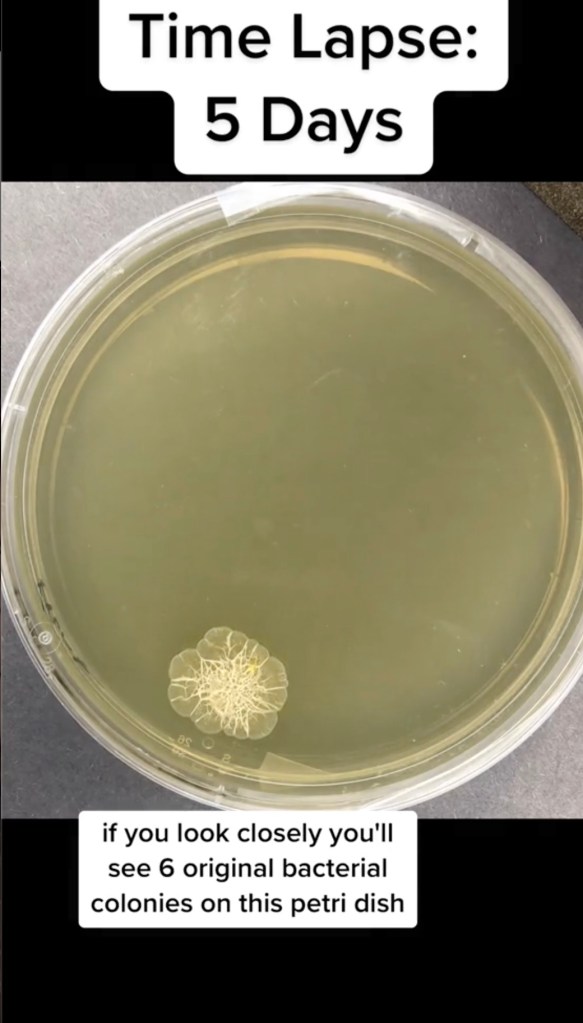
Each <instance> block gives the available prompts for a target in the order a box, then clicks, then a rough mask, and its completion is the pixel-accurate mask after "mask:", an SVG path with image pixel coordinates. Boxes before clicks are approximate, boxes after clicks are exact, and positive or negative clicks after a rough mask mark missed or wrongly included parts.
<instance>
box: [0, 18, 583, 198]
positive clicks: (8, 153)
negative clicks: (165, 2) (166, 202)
mask: <svg viewBox="0 0 583 1023" xmlns="http://www.w3.org/2000/svg"><path fill="white" fill-rule="evenodd" d="M509 4H510V79H509V84H508V85H507V86H506V88H505V89H503V90H501V91H500V92H496V93H456V94H454V93H450V94H445V95H442V96H440V97H438V98H437V100H436V102H435V161H434V165H433V168H432V170H431V172H430V173H429V174H428V175H426V177H427V178H431V179H433V180H442V181H446V180H450V181H463V180H477V181H496V180H499V181H512V180H516V181H519V180H520V181H522V180H533V179H536V180H539V181H545V180H553V179H554V180H577V179H578V178H580V177H581V176H582V160H581V158H580V157H579V155H578V152H577V151H578V149H579V141H580V138H579V136H580V125H581V107H580V104H581V78H580V63H581V58H580V41H581V38H582V35H583V11H582V8H581V5H580V4H578V3H577V4H566V3H565V4H558V5H555V6H553V5H548V4H533V3H532V2H529V0H509ZM138 8H139V4H138V5H137V7H136V10H137V9H138ZM194 10H196V5H194ZM3 44H4V47H3V50H4V52H3V90H2V91H3V101H4V104H3V105H4V109H3V122H4V128H3V135H4V138H3V177H4V180H13V181H28V180H30V181H33V180H34V181H36V180H39V181H40V180H46V181H50V180H63V181H65V180H69V181H84V180H97V181H137V180H144V181H148V180H149V181H156V180H174V179H181V178H182V177H183V175H181V174H179V173H178V171H177V170H176V168H175V166H174V162H173V149H174V126H173V101H172V99H171V98H170V97H169V96H167V95H164V94H160V93H112V92H107V91H106V90H105V89H103V88H102V87H101V85H100V84H99V72H98V0H83V2H82V3H79V2H78V0H61V2H51V3H42V4H41V3H39V4H36V3H34V4H33V3H27V2H25V0H4V3H3ZM195 82H196V78H195V76H193V88H195V87H196V85H195ZM387 90H388V93H387V101H388V100H390V99H391V97H390V95H389V93H390V80H389V82H388V85H387ZM381 99H382V100H383V102H384V99H385V97H379V102H380V100H381ZM314 105H315V106H318V105H319V103H318V97H316V96H315V97H314ZM389 105H392V100H391V102H390V103H389ZM344 166H345V167H346V170H344V169H343V176H345V177H348V178H351V177H353V176H354V175H351V173H350V164H349V158H347V159H346V162H345V164H344ZM258 170H259V168H258ZM236 176H237V168H236V167H233V174H232V178H233V179H235V178H236ZM257 177H258V178H260V177H261V175H260V174H259V173H258V175H257ZM376 177H377V178H378V177H379V175H378V174H377V175H376ZM401 177H402V175H401Z"/></svg>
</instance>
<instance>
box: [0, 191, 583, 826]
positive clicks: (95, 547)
mask: <svg viewBox="0 0 583 1023" xmlns="http://www.w3.org/2000/svg"><path fill="white" fill-rule="evenodd" d="M582 351H583V349H582V331H581V327H580V326H579V324H578V323H577V322H576V321H575V319H574V318H573V317H572V315H571V314H570V312H569V311H568V310H567V308H566V307H565V306H564V305H563V303H562V302H561V301H560V299H559V298H558V297H557V295H556V294H555V293H554V292H553V291H552V290H551V289H550V288H549V286H548V285H547V284H546V283H545V282H544V281H543V280H542V279H541V278H540V277H539V276H538V275H537V274H536V273H535V271H534V270H533V269H532V268H531V267H529V266H528V265H527V264H526V263H525V262H524V261H522V260H521V259H520V258H519V257H518V256H517V255H515V254H514V253H512V252H511V251H510V250H509V249H507V248H506V247H505V246H504V245H502V244H501V243H500V242H498V241H497V240H496V239H494V238H492V237H491V236H489V235H487V234H486V233H485V232H483V231H481V230H480V229H479V228H477V227H476V226H474V225H472V224H470V223H468V222H466V221H464V220H463V219H461V218H459V217H457V216H456V215H454V214H451V213H449V212H447V211H445V210H443V209H440V208H439V207H436V206H434V205H432V204H429V203H427V202H425V201H421V200H419V199H417V198H414V197H412V196H409V195H406V194H404V193H401V192H399V191H396V190H393V189H388V188H380V187H370V186H361V185H342V184H307V183H306V184H296V183H294V184H293V185H291V184H290V185H276V184H273V185H239V186H234V187H231V188H227V189H225V190H224V191H222V192H220V193H217V194H216V195H214V196H211V197H210V198H205V199H204V200H202V201H198V202H195V203H191V204H189V205H187V206H185V207H182V208H180V209H178V210H175V211H172V212H171V213H169V214H168V215H166V216H163V217H161V218H159V219H157V220H156V221H154V222H152V223H150V224H148V225H146V226H145V227H144V228H143V229H141V230H139V231H138V232H136V233H135V234H133V235H132V236H130V237H129V238H127V239H125V240H124V241H122V242H121V243H120V244H119V245H117V246H116V247H115V248H113V249H112V250H110V251H109V252H108V253H107V254H106V255H105V256H104V257H103V258H102V259H100V260H99V261H98V262H97V263H96V264H95V265H94V266H92V267H91V268H90V269H89V270H88V271H87V272H86V273H85V274H84V275H83V276H82V277H81V278H80V279H79V280H78V281H77V282H76V283H75V284H74V285H73V286H72V287H71V288H70V289H69V291H68V292H67V293H66V294H65V295H64V296H63V298H62V299H61V301H60V302H59V303H58V304H57V306H56V307H55V308H54V309H53V311H52V312H51V313H50V314H49V316H48V317H47V319H46V320H45V322H44V323H43V324H42V326H41V327H40V329H39V331H38V332H37V334H36V336H35V337H34V339H33V340H32V342H31V344H30V346H29V348H28V350H27V352H26V354H25V356H24V358H23V360H22V362H21V365H20V367H19V369H18V371H17V373H16V375H15V378H14V380H13V383H12V386H11V388H10V391H9V393H8V395H7V398H6V401H5V404H4V409H3V420H2V431H3V434H2V443H3V462H4V473H3V484H2V485H3V513H2V514H3V537H4V543H3V552H2V557H3V565H2V572H3V588H4V593H5V597H6V601H7V605H8V608H9V610H10V613H11V615H12V617H13V620H14V622H15V624H16V627H17V629H18V631H19V633H20V636H21V639H22V641H23V643H24V645H25V647H26V649H27V650H28V652H29V654H30V655H31V657H32V658H33V660H34V662H35V664H36V666H37V668H38V669H39V671H40V672H41V674H42V675H43V677H44V678H45V680H46V682H47V683H48V685H49V686H50V688H51V689H52V691H53V692H54V693H55V695H56V696H57V697H58V698H59V699H60V700H61V702H62V703H63V704H64V705H65V706H66V707H67V709H68V710H69V711H70V712H71V713H72V714H73V715H74V716H75V717H76V719H77V720H78V721H79V722H80V723H81V724H82V725H83V726H84V727H85V728H86V729H87V731H88V732H90V733H91V734H92V735H93V736H94V738H96V739H97V740H98V741H100V742H101V743H102V744H103V745H104V746H106V747H107V748H108V749H109V750H110V751H111V752H113V753H114V754H115V755H117V756H118V757H120V758H121V759H122V760H124V761H125V762H126V763H128V764H130V765H131V766H132V767H134V768H135V769H137V770H139V771H141V772H142V773H144V774H146V775H148V776H149V777H151V778H152V779H154V780H155V781H157V782H159V783H160V784H163V785H166V786H167V787H169V788H172V789H174V790H175V791H177V792H180V793H182V794H184V795H186V796H190V797H193V798H196V799H199V800H202V801H205V802H207V803H210V804H212V805H215V806H223V807H225V808H237V809H241V808H243V809H244V808H257V807H265V808H267V807H280V808H283V809H285V808H316V807H323V808H327V807H329V808H335V807H362V808H370V807H391V808H400V807H405V806H410V805H414V804H415V803H418V802H421V801H422V800H424V799H427V798H429V797H432V796H435V795H437V794H439V793H441V792H444V791H446V790H447V789H450V788H452V787H454V786H456V785H458V784H460V783H462V782H463V781H466V780H468V779H469V778H471V777H473V776H475V775H476V774H477V773H479V772H480V771H483V770H485V769H486V768H487V767H488V766H490V765H491V764H493V763H495V762H496V761H497V760H499V759H500V758H501V757H503V756H504V755H505V754H506V753H508V752H509V751H510V750H512V749H514V748H515V747H516V746H517V745H518V744H519V743H520V742H521V741H522V740H523V739H525V738H526V737H527V736H528V735H529V734H530V733H531V732H532V731H533V730H534V729H535V728H536V727H537V726H538V725H539V724H540V723H541V722H542V721H543V720H545V718H546V717H547V716H548V715H549V714H550V713H551V712H552V710H553V709H554V708H555V707H556V706H557V705H558V703H559V702H560V700H561V699H562V698H563V697H564V696H565V695H566V693H567V692H568V691H569V689H570V688H571V687H572V686H573V685H574V684H575V683H576V681H577V679H578V677H579V674H580V672H581V663H582V647H581V641H582V626H581V597H582V587H581V580H582V530H581V521H582V497H583V494H582V481H583V461H582V436H583V416H582V395H583V369H582V366H583V360H582ZM32 698H33V697H32Z"/></svg>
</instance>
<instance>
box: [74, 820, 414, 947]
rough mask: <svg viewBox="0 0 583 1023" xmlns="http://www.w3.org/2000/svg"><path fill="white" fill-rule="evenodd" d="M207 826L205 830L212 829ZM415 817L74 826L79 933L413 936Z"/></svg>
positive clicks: (90, 823)
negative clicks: (386, 930) (337, 931)
mask: <svg viewBox="0 0 583 1023" xmlns="http://www.w3.org/2000/svg"><path fill="white" fill-rule="evenodd" d="M209 821H210V822H209ZM416 857H417V821H416V815H415V814H414V813H413V812H404V813H400V814H397V815H395V814H392V815H391V814H383V815H382V816H381V815H380V814H373V813H358V815H356V814H352V813H347V812H340V813H334V812H333V813H330V812H317V813H316V812H312V813H306V814H302V815H298V814H296V813H293V812H286V813H285V814H281V813H277V812H276V813H271V812H262V813H258V814H253V815H249V814H248V813H235V814H232V815H230V816H229V820H228V821H227V822H225V817H224V815H223V814H220V813H208V814H205V817H204V822H203V823H201V824H199V823H193V822H192V815H190V814H179V813H155V814H148V813H126V814H107V815H106V814H102V813H98V812H95V811H91V812H88V813H82V814H81V816H80V836H79V859H80V880H79V919H80V923H81V924H82V926H84V927H160V926H164V927H238V926H244V927H278V926H284V927H287V926H301V927H322V926H325V927H347V926H350V927H354V926H367V927H371V926H373V927H374V926H379V927H387V926H388V927H401V928H402V927H414V926H415V925H416V922H417V890H416V885H417V878H416V870H417V868H416Z"/></svg>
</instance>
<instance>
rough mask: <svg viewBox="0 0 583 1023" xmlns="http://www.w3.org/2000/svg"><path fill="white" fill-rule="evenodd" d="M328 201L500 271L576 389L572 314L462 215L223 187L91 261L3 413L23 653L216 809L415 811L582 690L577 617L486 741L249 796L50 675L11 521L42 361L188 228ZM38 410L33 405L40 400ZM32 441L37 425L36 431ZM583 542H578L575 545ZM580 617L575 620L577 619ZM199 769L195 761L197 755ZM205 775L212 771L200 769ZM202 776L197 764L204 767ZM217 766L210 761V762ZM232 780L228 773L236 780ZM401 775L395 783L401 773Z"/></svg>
mask: <svg viewBox="0 0 583 1023" xmlns="http://www.w3.org/2000/svg"><path fill="white" fill-rule="evenodd" d="M311 201H314V202H318V203H322V202H324V203H328V204H329V205H330V207H331V208H332V207H333V206H334V204H336V208H338V206H339V205H342V204H343V203H344V204H346V203H354V204H356V205H355V208H357V205H360V208H361V209H362V208H363V206H367V205H368V206H369V207H370V208H371V209H372V208H373V207H374V208H375V211H376V213H377V215H378V213H379V211H381V212H382V214H383V216H386V217H387V218H389V219H395V220H396V222H398V223H399V225H409V226H410V227H411V229H414V228H415V225H417V226H418V227H419V228H420V229H421V230H422V231H423V232H425V233H426V232H427V231H428V230H429V231H431V232H432V233H433V235H434V236H435V237H436V238H439V237H440V236H441V237H442V238H443V241H444V244H447V245H448V246H449V247H451V245H452V244H454V245H455V246H456V247H457V246H459V247H460V249H467V250H468V251H470V252H472V253H474V254H475V255H476V256H477V257H479V258H480V259H481V260H483V261H484V263H485V264H486V265H487V266H489V267H490V269H491V270H493V271H497V273H498V274H500V275H502V276H503V277H504V278H505V279H506V280H507V281H509V282H510V283H511V284H512V285H513V286H514V288H515V289H516V290H517V291H518V292H519V293H520V295H521V298H522V299H523V301H524V302H525V304H526V305H527V306H530V307H531V308H532V310H533V311H534V312H535V313H536V314H537V315H538V316H539V317H540V318H541V319H542V320H544V322H545V323H546V325H547V327H548V328H550V330H551V331H552V332H553V334H554V335H555V338H556V340H557V342H558V343H559V345H560V347H561V348H562V349H563V351H564V353H565V354H566V355H567V357H568V359H569V362H570V365H571V369H572V371H573V372H574V373H575V375H576V377H577V378H578V380H579V382H580V383H581V386H582V387H583V331H582V329H581V327H580V325H579V324H578V322H577V320H576V319H575V317H574V316H573V315H572V314H571V312H570V311H569V310H568V308H567V307H566V306H565V304H564V303H563V302H562V300H561V299H560V298H559V297H558V296H557V295H556V293H555V292H554V290H553V289H552V288H551V287H550V286H549V285H548V284H547V282H546V281H544V279H543V278H542V277H541V276H540V275H539V274H538V273H537V272H536V271H535V270H534V269H533V268H532V267H531V266H530V265H529V264H528V263H526V262H525V261H524V260H523V259H522V258H521V257H520V256H518V255H517V254H516V253H514V252H513V251H512V250H511V249H510V248H508V247H507V246H506V245H505V244H504V243H502V242H500V241H499V240H498V239H496V238H495V237H494V236H492V235H491V234H489V233H488V232H486V231H483V230H482V229H480V228H478V227H476V225H474V224H473V223H471V222H470V221H468V220H466V219H465V218H463V217H460V216H458V215H457V214H453V213H451V212H449V211H447V210H445V209H443V208H441V207H439V206H437V205H435V204H433V203H431V202H428V201H426V200H424V199H419V198H417V197H415V196H412V195H411V194H409V193H405V192H402V191H400V190H398V189H394V188H389V187H386V186H377V185H366V186H364V185H358V184H350V183H347V184H332V183H322V184H318V183H314V184H312V183H307V182H306V183H293V184H292V183H288V184H275V183H274V184H242V185H235V186H230V187H228V188H226V189H224V190H222V191H220V192H217V193H214V194H212V195H210V196H206V197H204V198H202V199H199V200H195V201H193V202H189V203H186V204H185V205H184V206H181V207H178V208H177V209H175V210H171V211H170V212H169V213H167V214H164V215H162V216H161V217H158V218H156V219H155V220H152V221H150V222H149V223H147V224H146V225H145V226H144V227H141V228H140V229H138V230H137V231H135V232H133V233H132V234H130V235H128V236H127V237H126V238H124V239H122V240H121V241H120V242H119V243H117V244H116V245H114V246H113V247H112V248H110V249H109V250H108V251H107V252H106V253H105V254H104V255H103V256H102V257H100V258H99V259H98V260H96V261H95V262H94V263H93V264H92V265H91V266H90V267H89V268H88V269H87V270H86V271H85V272H84V273H83V274H82V275H81V276H80V277H78V278H77V280H76V281H75V282H74V283H73V284H72V285H71V286H70V287H69V288H68V289H67V291H66V292H65V293H64V294H63V296H62V297H61V299H60V300H59V301H58V302H57V303H56V304H55V306H54V307H53V309H52V310H51V311H50V312H49V314H48V315H47V317H46V318H45V320H44V321H43V323H42V324H41V325H40V327H39V328H38V330H37V331H36V333H35V335H34V336H33V338H32V340H31V342H30V343H29V345H28V347H27V349H26V351H25V353H24V355H23V357H22V359H21V360H20V363H19V365H18V367H17V370H16V372H15V374H14V376H13V379H12V382H11V384H10V386H9V388H8V391H7V394H6V397H5V400H4V403H3V407H2V453H3V466H4V472H3V478H2V491H3V494H2V496H3V502H2V535H3V539H4V543H3V545H2V591H3V596H4V599H5V601H6V605H7V608H8V611H9V614H10V617H11V619H12V621H13V623H14V625H15V627H16V630H17V632H18V634H19V636H20V639H21V641H22V642H23V645H24V647H25V649H26V650H27V653H28V654H29V656H30V657H31V659H32V661H33V663H34V664H35V666H36V668H37V670H38V671H39V672H40V674H41V676H42V677H43V678H44V680H45V682H46V683H47V684H48V686H49V688H50V689H51V690H52V692H53V693H54V695H55V696H56V697H57V698H58V699H59V700H60V702H61V703H62V704H63V705H64V706H65V708H66V709H67V710H68V711H69V713H70V714H72V716H73V717H74V718H75V719H76V720H77V721H78V722H79V723H80V724H81V725H82V726H83V727H84V729H85V730H86V731H87V732H88V733H89V734H90V735H92V736H93V738H95V739H96V740H97V741H99V742H100V743H101V745H103V746H104V747H105V748H107V749H108V750H109V751H110V752H112V753H113V754H114V755H116V756H117V757H118V758H119V759H121V760H122V761H124V762H125V763H127V764H128V765H129V766H131V767H133V768H134V769H136V770H138V771H139V772H140V773H142V774H144V775H146V776H147V777H149V778H151V779H152V780H154V781H156V782H157V783H158V784H161V785H163V786H165V787H167V788H169V789H171V790H173V791H175V792H177V793H179V794H181V795H183V796H187V797H190V798H194V799H197V800H199V801H200V802H203V803H207V804H208V805H212V806H223V807H225V808H232V809H241V808H253V807H257V808H261V807H263V808H268V807H281V808H290V809H291V808H315V807H318V806H321V807H324V808H326V807H329V808H334V807H347V808H348V807H360V808H371V807H378V808H381V807H385V808H393V809H399V808H404V807H407V806H411V805H415V804H418V803H421V802H423V801H425V800H427V799H430V798H433V797H435V796H437V795H440V794H442V793H444V792H446V791H449V790H451V789H453V788H455V787H456V786H458V785H460V784H462V783H464V782H466V781H469V780H470V779H471V778H473V777H476V776H477V775H478V774H480V773H482V772H483V771H485V770H486V769H488V768H489V767H491V766H493V764H495V763H496V762H498V761H499V760H501V759H502V758H503V757H505V756H507V755H508V753H510V752H511V751H512V750H514V749H515V748H516V747H517V746H518V745H520V744H521V743H522V742H523V741H524V740H525V739H527V738H528V736H529V735H531V734H532V733H533V732H534V731H535V730H536V729H537V728H538V727H539V726H540V725H541V724H542V723H543V722H544V721H545V720H546V719H547V718H548V716H549V715H550V714H551V713H552V712H553V711H554V710H555V709H556V707H557V706H558V705H559V703H560V702H561V701H562V700H563V699H564V697H565V696H566V695H567V694H568V692H569V691H570V690H571V689H572V688H573V686H574V685H575V684H576V682H577V681H578V679H579V677H580V674H581V672H582V671H583V618H582V616H581V612H580V609H579V613H578V614H577V620H576V623H575V625H574V628H573V629H572V634H571V636H570V639H569V642H568V643H567V645H566V647H565V649H564V650H563V651H562V653H561V656H560V657H559V659H558V661H557V662H556V663H555V664H554V666H553V670H552V672H550V673H547V674H546V676H545V677H544V678H543V679H542V680H541V681H540V682H539V683H538V684H537V686H536V688H535V690H534V691H533V692H532V693H531V694H530V696H529V698H527V699H526V700H525V701H524V703H523V704H522V705H521V706H520V707H518V708H516V710H515V712H514V713H510V715H509V716H508V717H506V718H505V719H504V720H503V721H501V722H500V723H499V725H498V726H496V725H495V724H494V727H493V728H492V729H491V730H490V731H489V732H488V734H487V735H482V736H481V737H473V736H472V737H470V739H469V740H468V741H467V742H465V743H462V744H461V745H460V748H459V749H457V750H454V751H453V752H452V755H451V756H449V757H448V759H447V761H446V762H445V763H444V762H440V763H434V764H433V765H432V764H431V761H430V760H429V761H427V762H426V764H425V766H423V765H421V770H419V771H418V772H417V773H413V774H409V775H407V773H406V772H398V771H397V772H393V773H392V774H391V776H390V777H388V776H387V777H383V776H375V778H374V780H373V779H372V778H369V779H367V784H364V785H363V780H362V779H361V778H358V779H356V780H354V781H350V780H348V781H347V780H346V779H342V781H339V782H335V781H327V782H320V781H315V780H314V781H312V780H307V779H305V778H304V779H299V778H296V779H294V780H293V782H291V781H289V780H282V781H278V780H270V781H269V783H268V784H265V785H263V786H260V787H259V789H257V786H256V784H254V785H253V786H250V785H248V784H247V779H246V777H245V775H244V772H241V773H240V776H238V777H237V781H236V785H235V787H234V788H233V786H231V789H230V791H227V790H226V788H225V786H223V785H221V784H220V781H221V775H220V772H216V770H215V776H214V777H213V780H212V782H209V780H208V772H207V771H206V770H202V771H200V772H199V776H198V777H195V775H194V772H192V771H189V772H188V773H187V772H185V771H180V770H179V769H177V768H172V767H170V766H169V765H168V763H166V762H164V761H162V760H159V759H158V758H156V757H155V756H153V755H151V753H149V752H146V751H145V750H141V749H140V746H139V742H136V741H135V739H134V740H132V738H131V737H130V736H129V735H128V734H127V733H126V732H124V730H123V729H120V728H119V727H118V726H116V725H115V724H114V723H113V722H112V721H108V720H107V718H106V717H105V716H104V715H103V714H100V713H99V712H97V711H96V708H95V706H92V705H91V702H90V701H89V700H87V699H86V698H85V697H84V694H82V693H81V692H79V691H78V690H76V689H75V685H74V682H73V680H72V679H70V678H67V677H63V673H62V669H60V670H59V671H57V670H56V667H55V663H54V660H53V658H52V656H51V650H50V648H49V649H48V650H47V649H43V648H42V645H40V644H39V642H38V626H37V625H35V623H34V621H32V620H31V619H30V617H29V616H28V617H27V602H26V599H23V593H22V592H21V588H20V584H21V583H23V582H24V580H23V578H22V576H23V573H22V567H21V566H19V565H18V563H17V561H18V559H17V557H16V555H15V552H16V546H17V545H16V543H15V542H14V541H15V532H14V529H15V515H17V514H18V511H19V509H21V508H22V507H23V503H24V496H23V494H22V493H21V492H20V491H19V490H18V489H17V488H16V487H15V482H16V477H15V460H16V458H17V456H19V455H20V454H21V449H22V441H23V426H22V422H23V418H24V416H23V413H25V412H26V411H27V409H28V407H29V404H30V398H31V396H32V395H33V394H34V393H35V390H36V388H37V384H38V381H39V380H40V379H41V377H42V374H43V372H44V370H45V367H46V365H47V362H48V361H49V360H50V359H51V357H52V356H53V354H54V353H55V351H56V350H58V348H59V345H60V344H61V342H62V341H63V338H64V337H66V334H67V330H68V328H69V326H70V325H71V324H72V323H73V322H75V321H77V320H78V318H79V315H80V310H83V309H85V308H86V309H87V310H89V308H90V306H91V303H92V302H95V300H96V299H97V298H98V296H99V295H100V294H102V293H103V292H104V289H105V288H106V286H107V285H111V286H113V285H115V282H116V280H117V278H118V277H120V276H122V275H123V274H124V273H125V271H126V269H128V268H130V267H131V266H132V264H133V263H134V262H135V261H136V260H140V261H142V262H143V260H144V258H147V256H148V253H152V254H153V253H155V252H156V251H158V250H159V248H160V246H161V245H164V246H166V247H170V246H171V245H172V243H173V242H176V243H177V244H178V243H179V242H180V239H181V238H182V237H183V236H184V234H185V232H187V231H189V230H192V229H193V228H194V227H195V226H196V229H197V231H198V232H200V235H201V236H203V235H204V234H205V233H208V234H209V235H210V236H212V235H213V234H214V233H215V232H216V231H217V229H220V228H226V227H230V226H233V225H235V224H238V223H240V222H242V221H244V220H246V219H249V218H251V217H257V216H262V215H269V214H270V211H274V210H276V209H277V210H278V211H280V210H281V211H283V210H284V208H285V207H286V206H289V205H290V204H291V205H293V204H298V203H306V202H311ZM39 404H41V403H39ZM31 429H32V431H33V432H34V422H33V425H32V428H31ZM582 539H583V538H580V542H581V540H582ZM575 586H576V593H575V594H574V600H573V604H572V606H573V607H574V608H577V607H578V602H579V601H580V599H581V597H582V596H583V577H582V578H577V579H576V580H575ZM575 613H576V612H575ZM198 759H199V760H200V762H201V764H203V759H204V758H203V757H199V758H198ZM206 766H207V767H208V764H207V765H206ZM203 767H204V764H203ZM213 767H214V768H215V769H216V764H215V763H213ZM236 773H237V772H235V774H236ZM400 775H401V776H400Z"/></svg>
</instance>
